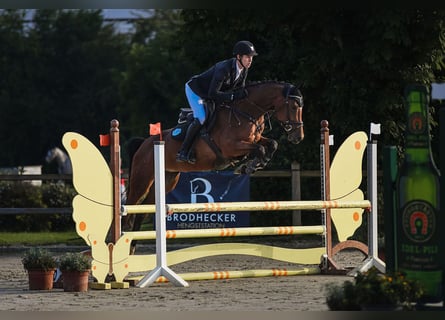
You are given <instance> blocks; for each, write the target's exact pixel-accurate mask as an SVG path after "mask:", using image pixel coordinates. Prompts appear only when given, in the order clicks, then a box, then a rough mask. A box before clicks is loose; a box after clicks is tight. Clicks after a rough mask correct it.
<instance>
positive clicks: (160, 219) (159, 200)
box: [136, 141, 189, 288]
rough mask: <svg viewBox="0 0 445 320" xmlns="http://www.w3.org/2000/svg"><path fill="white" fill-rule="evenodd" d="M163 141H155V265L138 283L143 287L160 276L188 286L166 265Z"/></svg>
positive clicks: (176, 284) (178, 285)
mask: <svg viewBox="0 0 445 320" xmlns="http://www.w3.org/2000/svg"><path fill="white" fill-rule="evenodd" d="M164 147H165V141H155V143H154V160H155V200H156V267H155V268H154V269H153V270H152V271H151V272H150V273H149V274H147V275H146V276H145V277H143V278H142V279H141V280H140V281H139V282H138V283H137V285H136V286H137V287H139V288H143V287H146V286H147V285H150V284H152V283H154V282H155V281H156V280H157V279H158V278H159V277H160V276H164V277H166V278H167V279H168V280H169V281H170V282H171V283H173V284H174V285H175V286H177V287H180V286H182V287H188V286H189V285H188V283H187V282H186V281H185V280H184V279H182V278H181V277H180V276H179V275H177V274H176V273H175V272H174V271H173V270H171V269H170V268H169V267H168V266H167V240H166V221H165V220H166V219H165V213H166V208H167V207H166V203H165V174H164V172H165V157H164Z"/></svg>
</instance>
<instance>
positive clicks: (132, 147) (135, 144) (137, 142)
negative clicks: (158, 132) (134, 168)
mask: <svg viewBox="0 0 445 320" xmlns="http://www.w3.org/2000/svg"><path fill="white" fill-rule="evenodd" d="M144 140H145V138H143V137H133V138H131V139H130V140H129V141H128V142H127V144H126V146H125V148H126V149H127V154H128V157H129V160H130V161H129V164H128V179H130V175H131V163H132V162H133V157H134V154H135V153H136V151H137V150H138V149H139V147H140V146H141V144H142V143H143V142H144ZM129 187H130V184H128V188H127V192H129V190H130V189H129Z"/></svg>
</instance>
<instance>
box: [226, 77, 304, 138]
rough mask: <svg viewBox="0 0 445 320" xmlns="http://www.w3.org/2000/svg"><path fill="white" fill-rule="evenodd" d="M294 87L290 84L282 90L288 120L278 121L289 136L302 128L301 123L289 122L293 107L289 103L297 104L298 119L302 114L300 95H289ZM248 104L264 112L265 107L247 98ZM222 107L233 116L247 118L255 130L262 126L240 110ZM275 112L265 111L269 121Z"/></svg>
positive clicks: (227, 106)
mask: <svg viewBox="0 0 445 320" xmlns="http://www.w3.org/2000/svg"><path fill="white" fill-rule="evenodd" d="M294 88H295V86H293V85H291V84H286V86H285V88H284V89H283V92H284V98H285V102H284V103H285V105H286V110H287V118H288V120H286V121H284V122H283V121H280V125H281V126H282V127H283V129H284V131H286V133H287V134H289V133H290V132H292V131H295V130H298V129H300V128H302V127H303V126H304V124H303V121H301V120H300V121H293V120H290V119H291V114H290V108H293V107H294V105H292V106H291V105H290V104H289V101H292V100H293V101H294V102H295V103H296V104H297V107H296V108H297V109H298V110H297V116H298V119H301V117H302V112H303V97H302V96H301V95H292V94H290V93H291V91H292V89H294ZM245 100H246V101H247V102H248V103H249V104H251V105H252V106H254V107H255V108H257V109H258V110H260V111H261V113H264V112H265V109H267V107H262V106H260V105H258V104H257V103H255V102H254V101H252V100H250V99H249V98H248V97H247V98H246V99H245ZM224 107H226V108H228V109H230V110H231V111H232V112H234V113H235V114H238V115H240V116H242V117H244V118H247V119H248V120H249V121H250V122H251V123H253V124H255V125H256V126H257V130H259V129H260V128H261V126H262V124H258V123H257V119H256V118H255V117H253V116H251V115H250V114H248V113H245V112H243V111H241V110H239V109H238V108H235V107H232V106H230V105H224ZM273 112H275V110H269V111H266V112H265V113H266V114H267V115H268V118H269V119H270V117H271V113H273ZM239 124H240V122H239V120H238V125H239Z"/></svg>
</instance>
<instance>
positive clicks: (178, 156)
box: [176, 152, 189, 162]
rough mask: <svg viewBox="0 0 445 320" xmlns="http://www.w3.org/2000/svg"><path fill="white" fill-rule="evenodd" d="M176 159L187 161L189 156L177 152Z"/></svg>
mask: <svg viewBox="0 0 445 320" xmlns="http://www.w3.org/2000/svg"><path fill="white" fill-rule="evenodd" d="M176 161H177V162H189V158H188V157H187V155H185V154H184V153H182V152H178V153H177V154H176Z"/></svg>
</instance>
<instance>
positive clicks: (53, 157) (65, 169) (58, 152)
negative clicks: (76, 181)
mask: <svg viewBox="0 0 445 320" xmlns="http://www.w3.org/2000/svg"><path fill="white" fill-rule="evenodd" d="M45 161H46V163H51V162H53V161H56V163H57V173H58V174H73V167H72V165H71V159H70V157H69V156H68V155H67V154H66V152H65V151H63V150H62V149H60V148H58V147H53V148H51V149H49V150H48V151H47V153H46V156H45Z"/></svg>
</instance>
